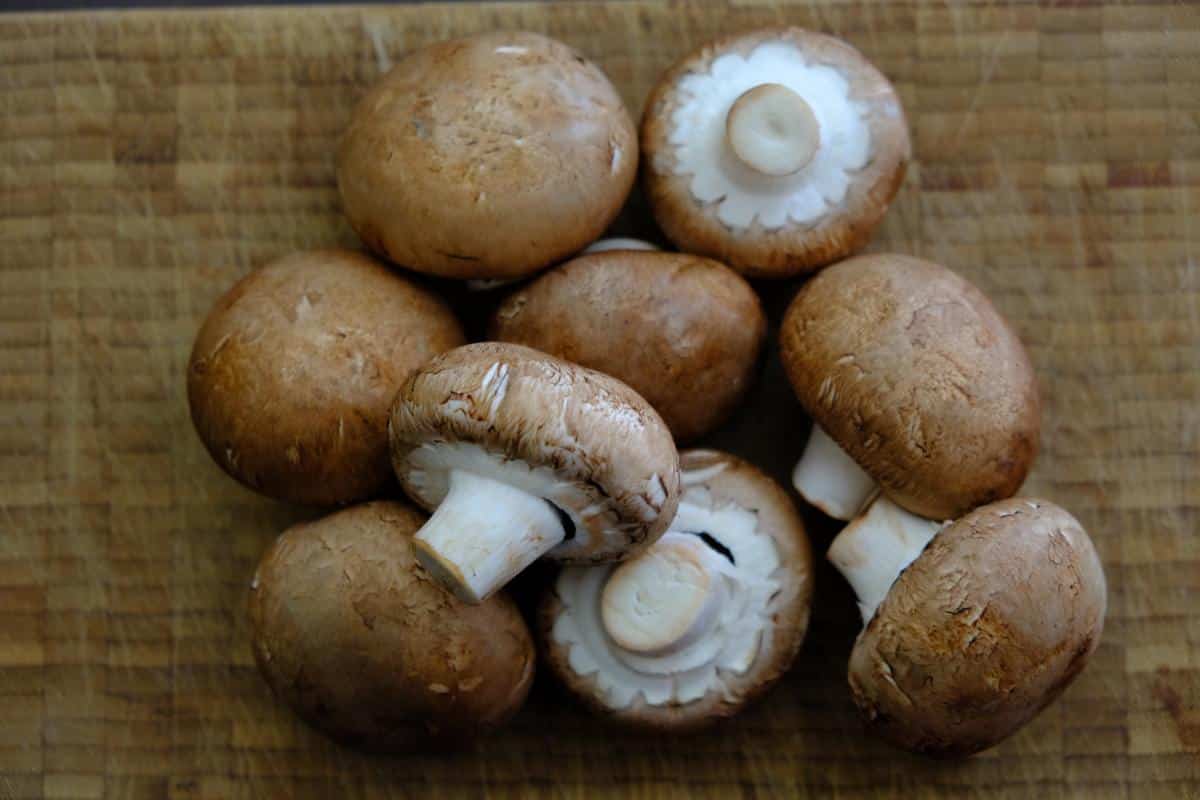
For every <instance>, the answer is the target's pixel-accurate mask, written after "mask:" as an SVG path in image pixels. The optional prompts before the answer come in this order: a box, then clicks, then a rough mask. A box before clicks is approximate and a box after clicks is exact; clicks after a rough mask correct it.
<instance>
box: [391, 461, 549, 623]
mask: <svg viewBox="0 0 1200 800" xmlns="http://www.w3.org/2000/svg"><path fill="white" fill-rule="evenodd" d="M565 535H566V533H565V531H564V530H563V527H562V523H561V522H560V521H559V518H558V515H557V514H556V513H555V511H554V509H553V507H552V506H551V505H550V504H549V503H548V502H546V501H545V500H544V499H542V498H540V497H537V496H535V495H532V494H529V493H528V492H523V491H521V490H520V489H515V488H513V487H512V486H509V485H508V484H506V483H501V482H500V481H494V480H491V479H490V478H484V477H482V476H480V475H476V474H474V473H472V472H466V471H464V470H452V471H451V472H450V490H449V491H448V492H447V493H446V497H445V499H444V500H442V503H441V505H439V506H438V507H437V510H436V511H435V512H434V513H433V516H431V517H430V518H429V521H428V522H426V523H425V525H424V526H423V527H422V528H421V530H420V531H418V532H417V535H416V538H415V541H414V542H413V546H414V550H415V551H416V555H417V560H418V561H420V562H421V565H422V566H424V567H425V569H426V570H428V571H429V573H430V574H432V575H433V577H434V578H435V579H436V580H437V581H438V582H439V583H441V584H442V585H443V586H445V587H446V588H447V589H449V590H450V591H451V592H453V593H454V594H455V596H457V597H458V598H459V599H461V600H463V601H464V602H467V603H481V602H483V601H484V600H486V599H487V598H488V597H489V596H490V595H491V594H492V593H493V592H495V591H496V590H497V589H499V588H500V587H502V586H504V584H506V583H508V582H509V581H510V580H512V579H513V577H515V576H516V575H517V573H519V572H521V570H523V569H525V568H526V567H527V566H529V565H530V564H532V563H533V562H534V561H536V560H537V559H538V558H540V557H541V556H542V555H543V554H544V553H546V552H547V551H548V550H550V549H551V548H552V547H554V546H555V545H556V544H558V543H559V542H561V541H562V540H563V538H564V536H565Z"/></svg>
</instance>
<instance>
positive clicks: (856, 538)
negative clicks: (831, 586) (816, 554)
mask: <svg viewBox="0 0 1200 800" xmlns="http://www.w3.org/2000/svg"><path fill="white" fill-rule="evenodd" d="M941 528H942V525H941V523H939V522H934V521H933V520H930V519H925V518H924V517H918V516H917V515H916V514H910V513H909V512H907V511H905V510H904V509H903V508H901V507H900V506H898V505H896V504H895V503H893V502H892V501H891V500H889V499H887V498H886V497H880V498H879V499H877V500H876V501H875V502H874V503H872V504H871V506H870V508H868V509H867V511H866V513H864V514H863V515H862V516H860V517H858V518H857V519H855V520H854V521H853V522H851V523H850V524H849V525H847V526H846V527H845V528H843V529H842V532H841V533H839V534H838V535H837V537H836V538H835V539H834V540H833V543H832V544H831V545H829V552H828V554H827V557H828V558H829V561H830V562H831V563H832V564H833V565H834V566H835V567H837V570H838V572H840V573H842V575H843V577H845V578H846V580H847V581H848V582H849V583H850V586H851V587H853V588H854V593H855V594H856V595H857V596H858V608H859V611H861V612H862V618H863V623H864V624H865V623H866V622H869V621H870V619H871V617H873V616H875V609H876V608H877V607H878V606H879V604H880V603H881V602H883V598H884V597H886V596H887V593H888V591H889V590H890V589H891V588H892V584H893V583H895V582H896V579H897V578H898V577H900V573H901V572H903V571H904V569H905V567H907V566H908V565H909V564H911V563H912V562H913V561H915V560H916V558H917V556H919V555H921V551H922V550H924V549H925V546H926V545H927V544H929V542H930V541H931V540H932V539H933V537H934V536H935V535H937V532H938V531H939V530H941Z"/></svg>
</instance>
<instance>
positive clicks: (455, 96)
mask: <svg viewBox="0 0 1200 800" xmlns="http://www.w3.org/2000/svg"><path fill="white" fill-rule="evenodd" d="M637 161H638V145H637V135H636V132H635V130H634V125H633V121H632V120H631V119H630V117H629V114H628V112H627V111H626V110H625V107H624V105H623V104H622V101H621V98H620V96H619V95H618V94H617V91H616V89H615V88H613V85H612V83H610V82H609V80H608V78H607V77H606V76H605V75H604V73H603V72H601V70H600V68H599V67H597V66H596V65H595V64H593V63H591V62H590V61H588V60H586V59H585V58H583V57H582V56H581V55H579V53H577V52H576V51H575V50H573V49H572V48H570V47H568V46H567V45H565V44H562V43H561V42H557V41H555V40H553V39H549V38H547V37H545V36H539V35H538V34H534V33H522V32H510V31H497V32H494V33H487V34H482V35H478V36H471V37H467V38H464V39H455V40H453V41H446V42H439V43H437V44H433V45H430V46H428V47H424V48H421V49H420V50H417V51H415V52H413V53H411V54H409V55H408V56H406V57H405V58H404V59H403V60H401V61H400V62H399V63H398V64H397V65H396V66H395V67H394V68H393V69H392V70H391V72H389V73H388V74H387V75H386V76H384V78H383V79H382V80H381V81H380V82H379V83H378V84H377V85H376V86H375V87H374V88H373V89H372V90H371V91H370V92H369V93H368V94H367V95H366V96H365V97H364V98H363V100H362V101H361V102H360V103H359V104H358V107H357V108H356V109H355V111H354V115H353V118H352V119H351V122H350V126H349V128H347V130H346V132H345V135H344V136H343V138H342V140H341V144H340V147H339V150H338V155H337V176H338V188H339V189H340V191H341V195H342V205H343V207H344V209H345V212H346V216H347V218H348V219H349V220H350V224H351V225H352V226H354V229H355V230H356V231H357V232H358V234H359V236H361V237H362V239H363V241H364V242H366V243H367V245H368V246H369V247H370V248H371V249H372V250H375V251H376V252H378V253H380V254H382V255H384V256H386V257H387V258H389V259H391V260H392V261H395V262H396V263H398V264H403V265H404V266H406V267H410V268H412V269H415V270H418V271H420V272H427V273H431V274H434V275H441V276H445V277H449V278H491V279H502V278H518V277H521V276H523V275H528V274H530V273H532V272H536V271H537V270H539V269H542V268H543V267H546V266H549V265H550V264H553V263H555V262H557V261H561V260H562V259H563V258H565V257H567V256H569V255H570V254H572V253H574V252H575V251H577V250H579V249H580V248H582V247H583V246H584V245H586V244H587V243H588V242H590V241H592V240H593V239H595V238H596V237H598V236H599V235H600V234H601V233H603V231H604V230H605V228H607V227H608V225H609V223H610V222H612V220H613V218H614V217H616V215H617V213H618V212H619V211H620V209H621V205H622V204H623V203H624V202H625V198H626V196H627V195H628V194H629V190H630V188H631V187H632V186H633V181H634V178H635V176H636V172H637Z"/></svg>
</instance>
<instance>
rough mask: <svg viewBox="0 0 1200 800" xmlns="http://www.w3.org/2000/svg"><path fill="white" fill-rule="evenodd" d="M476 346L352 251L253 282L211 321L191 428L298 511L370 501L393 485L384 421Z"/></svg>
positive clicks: (192, 377) (299, 256)
mask: <svg viewBox="0 0 1200 800" xmlns="http://www.w3.org/2000/svg"><path fill="white" fill-rule="evenodd" d="M465 341H466V338H465V336H464V335H463V331H462V328H461V327H460V326H459V324H458V321H457V320H456V319H455V318H454V315H453V314H452V313H451V312H450V310H449V309H448V308H447V307H446V305H445V304H444V303H443V302H442V301H441V299H439V298H438V297H437V296H436V295H435V294H433V293H432V292H430V291H429V290H427V289H425V288H422V287H421V286H419V285H417V284H416V283H414V282H413V281H411V280H409V279H407V278H404V277H402V276H400V275H398V274H396V273H394V272H392V271H391V270H389V269H388V268H387V267H385V266H384V265H383V264H380V263H379V262H378V261H376V260H375V259H373V258H371V257H369V256H367V255H364V254H362V253H356V252H353V251H349V250H317V251H312V252H303V253H295V254H293V255H290V256H287V257H285V258H281V259H279V260H277V261H273V262H271V263H270V264H267V265H266V266H264V267H262V268H260V269H257V270H255V271H254V272H251V273H250V274H249V275H247V276H246V277H245V278H243V279H242V280H240V281H239V282H238V283H237V284H236V285H234V287H233V288H232V289H230V290H229V291H228V292H226V293H225V295H224V296H222V297H221V299H219V300H218V301H217V303H216V305H214V306H213V309H212V310H211V311H210V312H209V314H208V318H207V319H206V320H205V321H204V324H203V326H202V327H201V328H200V331H199V333H197V335H196V342H195V345H194V346H193V348H192V354H191V358H190V360H189V361H188V371H187V391H188V405H189V406H190V408H191V414H192V422H193V423H194V424H195V427H196V432H197V433H198V434H199V435H200V439H201V441H203V442H204V445H205V447H206V448H207V449H208V452H209V453H210V454H211V455H212V457H213V460H215V461H216V462H217V464H218V465H219V466H220V467H221V468H222V469H224V470H225V472H227V473H228V474H229V475H231V476H233V477H234V478H236V479H237V480H238V481H240V482H241V483H242V484H244V485H246V486H248V487H250V488H251V489H254V490H256V491H259V492H261V493H263V494H265V495H268V496H270V497H274V498H277V499H280V500H287V501H291V502H295V503H304V504H312V505H334V504H342V503H349V502H353V501H356V500H362V499H364V498H367V497H370V496H371V495H372V494H375V493H376V492H378V491H379V490H380V489H381V488H382V487H383V486H385V485H386V484H387V482H388V480H389V479H390V477H391V469H390V466H389V463H388V441H387V415H388V410H389V409H390V408H391V402H392V398H393V397H395V395H396V390H397V389H399V388H400V384H401V383H403V382H404V380H405V379H406V378H408V376H409V375H410V374H411V373H412V371H413V370H415V369H416V368H417V367H418V366H420V365H421V364H422V363H423V362H424V361H426V360H427V359H428V358H430V357H431V356H433V355H435V354H437V353H441V352H444V351H446V350H449V349H451V348H454V347H457V346H459V345H461V344H463V342H465Z"/></svg>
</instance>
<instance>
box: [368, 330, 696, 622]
mask: <svg viewBox="0 0 1200 800" xmlns="http://www.w3.org/2000/svg"><path fill="white" fill-rule="evenodd" d="M390 431H391V443H392V461H393V464H394V466H395V470H396V475H397V476H398V477H399V479H400V483H401V485H402V486H403V487H404V490H405V491H406V492H407V493H408V495H409V496H410V497H412V498H413V499H414V500H415V501H416V502H417V503H419V504H420V505H421V506H423V507H425V508H427V509H429V510H432V511H433V512H434V513H433V516H432V517H431V518H430V520H429V522H428V523H426V524H425V526H424V527H423V528H421V531H420V533H418V534H417V537H416V542H415V547H416V548H417V558H418V559H420V561H421V563H422V564H424V565H425V567H426V568H427V569H428V570H429V571H430V572H431V573H433V574H434V575H435V576H436V577H437V578H438V580H440V581H441V582H442V583H443V584H444V585H446V586H447V587H448V588H450V589H451V590H452V591H453V592H454V593H455V594H456V595H458V596H459V597H461V598H462V599H464V600H466V601H467V602H472V603H477V602H479V601H480V600H482V599H483V598H486V597H487V596H488V595H490V594H491V593H492V592H493V591H495V590H496V589H498V588H499V587H501V586H503V585H504V584H505V583H507V582H508V581H509V580H510V579H511V578H512V577H513V576H515V575H516V574H517V573H519V572H520V571H521V570H523V569H524V568H525V567H526V566H528V565H529V564H530V563H532V562H533V561H534V560H535V559H537V558H538V557H540V556H542V555H549V556H550V557H551V558H554V559H557V560H560V561H568V562H585V563H593V562H599V561H613V560H617V559H620V558H623V557H625V556H627V555H629V554H630V553H632V552H633V551H635V550H637V549H639V548H641V547H644V546H647V545H649V544H650V543H651V542H653V541H654V540H655V539H657V538H658V537H659V536H660V535H661V534H662V532H663V531H664V530H666V527H667V524H668V523H669V522H670V521H671V518H672V517H673V516H674V514H675V506H676V504H677V503H678V502H679V456H678V454H677V453H676V451H675V446H674V443H673V442H672V440H671V434H670V432H669V431H668V430H667V426H666V425H665V424H663V421H662V419H661V418H660V417H659V416H658V414H657V413H656V412H655V411H654V409H653V408H651V407H650V405H649V404H648V403H647V402H646V401H645V400H643V399H642V398H641V397H639V396H638V395H637V393H635V392H634V391H633V390H632V389H630V388H629V387H628V386H626V385H625V384H623V383H621V382H620V381H618V380H616V379H615V378H611V377H609V376H607V375H602V374H601V373H599V372H595V371H593V370H590V369H586V368H584V367H580V366H577V365H575V364H570V363H568V362H566V361H562V360H560V359H557V358H554V357H552V356H548V355H546V354H544V353H540V352H538V351H536V350H531V349H530V348H527V347H521V346H519V345H514V344H503V343H498V342H485V343H482V344H474V345H467V346H465V347H460V348H458V349H457V350H451V351H450V352H448V353H445V354H444V355H442V356H439V357H437V358H434V359H433V360H432V361H430V362H429V363H427V364H426V365H425V367H424V368H422V369H421V370H419V371H418V372H417V373H416V374H415V375H413V377H412V378H411V379H410V380H409V381H408V383H407V384H406V385H405V386H404V388H403V389H401V391H400V393H399V394H398V395H397V397H396V402H395V405H394V406H393V409H392V417H391V425H390Z"/></svg>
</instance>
